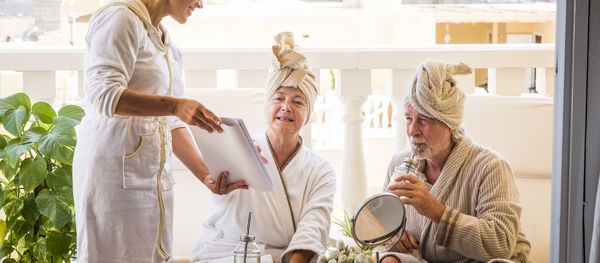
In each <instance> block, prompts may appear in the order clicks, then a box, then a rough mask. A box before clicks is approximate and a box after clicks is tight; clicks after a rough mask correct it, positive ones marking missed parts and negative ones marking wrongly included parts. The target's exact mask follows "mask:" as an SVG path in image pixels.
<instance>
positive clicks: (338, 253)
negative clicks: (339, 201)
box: [317, 210, 376, 263]
mask: <svg viewBox="0 0 600 263" xmlns="http://www.w3.org/2000/svg"><path fill="white" fill-rule="evenodd" d="M334 224H336V225H338V226H339V227H341V230H340V231H341V232H342V234H343V235H344V236H347V237H349V238H353V237H352V231H351V222H350V217H349V216H348V212H347V211H346V210H344V220H343V221H342V220H339V219H336V221H335V222H334ZM373 249H374V247H369V246H362V247H356V246H349V245H346V244H344V241H343V240H337V241H336V240H332V241H330V242H329V243H328V244H327V251H326V252H325V254H322V255H320V256H319V259H318V260H317V262H318V263H375V262H376V259H375V255H374V253H373Z"/></svg>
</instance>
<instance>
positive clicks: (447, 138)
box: [404, 105, 452, 160]
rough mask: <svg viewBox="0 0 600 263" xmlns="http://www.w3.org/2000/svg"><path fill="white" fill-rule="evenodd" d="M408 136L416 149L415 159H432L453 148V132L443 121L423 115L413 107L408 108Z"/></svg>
mask: <svg viewBox="0 0 600 263" xmlns="http://www.w3.org/2000/svg"><path fill="white" fill-rule="evenodd" d="M404 116H405V117H406V134H407V135H408V137H409V138H410V143H411V145H412V146H413V148H414V147H416V149H417V152H416V154H415V157H417V158H418V159H430V160H431V159H432V158H434V157H436V156H438V155H440V154H442V153H444V151H445V150H447V149H448V147H451V144H452V139H451V136H452V132H451V131H450V128H448V126H446V124H444V123H443V122H441V121H438V120H436V119H434V118H431V117H427V116H425V115H422V114H421V113H420V112H418V111H417V110H415V108H413V107H412V106H411V105H408V107H407V108H406V113H405V114H404Z"/></svg>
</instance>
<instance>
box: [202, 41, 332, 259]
mask: <svg viewBox="0 0 600 263" xmlns="http://www.w3.org/2000/svg"><path fill="white" fill-rule="evenodd" d="M316 96H317V86H316V84H315V77H314V74H313V73H312V72H311V70H310V69H309V66H308V63H307V60H306V57H305V56H304V55H303V54H302V53H300V52H299V51H298V50H297V47H296V46H295V44H294V39H293V36H292V34H291V33H289V32H284V33H280V34H278V35H276V36H275V45H273V65H272V68H271V70H270V71H269V76H268V80H267V92H266V108H265V115H266V118H267V131H266V133H264V134H259V135H256V136H254V139H255V140H256V143H257V144H258V146H260V148H261V149H262V154H263V155H264V156H265V157H266V158H267V160H268V164H267V165H266V168H267V171H268V173H269V175H270V176H271V180H272V181H273V183H274V184H275V189H274V190H273V191H272V192H260V191H255V190H254V189H249V190H242V191H233V192H231V193H229V194H228V195H224V196H217V195H214V196H213V197H214V198H213V206H212V208H211V211H210V213H209V215H208V218H206V220H205V221H204V223H203V225H204V227H205V232H204V233H203V234H202V236H201V237H200V239H199V241H198V242H197V244H196V247H195V248H194V251H193V252H192V262H233V250H234V248H235V246H236V244H237V243H238V242H239V238H240V235H242V234H245V232H246V224H247V217H248V212H250V211H251V212H252V223H251V227H250V233H251V234H253V235H255V236H256V241H257V242H258V243H259V246H260V245H261V244H263V245H264V246H265V247H264V254H265V255H266V256H265V257H263V258H262V261H261V262H270V261H271V260H274V261H275V262H311V261H313V262H314V261H315V260H316V258H317V256H318V255H319V254H321V253H323V252H325V245H326V242H327V237H328V235H329V226H330V223H331V219H330V218H331V212H332V210H333V198H334V194H335V174H334V172H333V169H332V167H331V165H330V164H329V163H328V162H327V161H325V160H323V159H322V158H320V157H319V156H317V155H316V154H315V153H313V152H312V151H311V150H309V149H308V148H306V147H304V146H303V144H302V138H301V137H300V135H299V134H300V129H301V128H302V126H303V125H304V124H306V123H308V121H309V118H310V114H311V112H312V107H313V103H314V102H315V99H316Z"/></svg>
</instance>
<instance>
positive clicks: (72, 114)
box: [58, 105, 85, 123]
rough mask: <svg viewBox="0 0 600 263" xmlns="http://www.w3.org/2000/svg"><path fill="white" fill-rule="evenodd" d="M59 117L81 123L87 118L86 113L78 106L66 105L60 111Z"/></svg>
mask: <svg viewBox="0 0 600 263" xmlns="http://www.w3.org/2000/svg"><path fill="white" fill-rule="evenodd" d="M58 116H62V117H68V118H71V119H73V120H76V121H77V123H79V122H80V121H81V119H82V118H83V116H85V111H84V110H83V109H82V108H81V107H79V106H77V105H66V106H64V107H62V108H60V110H58Z"/></svg>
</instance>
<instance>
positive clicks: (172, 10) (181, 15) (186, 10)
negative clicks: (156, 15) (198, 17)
mask: <svg viewBox="0 0 600 263" xmlns="http://www.w3.org/2000/svg"><path fill="white" fill-rule="evenodd" d="M169 3H170V5H169V15H170V16H171V17H172V18H173V19H174V20H175V21H177V22H179V23H180V24H184V23H185V22H187V19H188V17H190V16H191V15H192V12H193V11H194V10H195V9H196V8H202V7H203V6H202V0H171V1H170V2H169Z"/></svg>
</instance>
